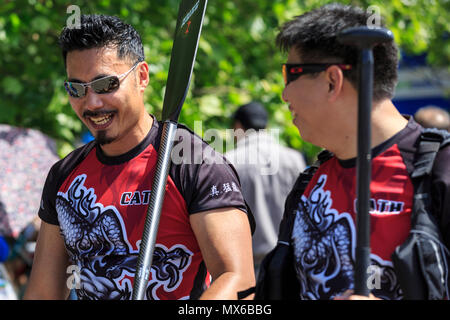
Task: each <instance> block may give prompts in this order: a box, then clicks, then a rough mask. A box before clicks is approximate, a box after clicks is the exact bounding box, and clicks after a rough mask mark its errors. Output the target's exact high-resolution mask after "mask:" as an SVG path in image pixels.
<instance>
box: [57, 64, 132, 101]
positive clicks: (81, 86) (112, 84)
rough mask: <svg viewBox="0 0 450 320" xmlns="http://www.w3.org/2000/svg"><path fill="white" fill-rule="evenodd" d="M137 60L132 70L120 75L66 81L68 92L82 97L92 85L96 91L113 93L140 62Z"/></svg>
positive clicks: (76, 96) (73, 95)
mask: <svg viewBox="0 0 450 320" xmlns="http://www.w3.org/2000/svg"><path fill="white" fill-rule="evenodd" d="M139 62H140V61H138V62H136V63H135V64H134V65H133V67H131V69H130V70H128V71H127V72H125V73H122V74H121V75H118V76H106V77H103V78H100V79H97V80H94V81H91V82H87V83H82V82H72V81H66V82H64V87H65V88H66V91H67V93H68V94H69V95H70V96H71V97H73V98H81V97H84V96H85V95H86V92H87V88H88V87H90V88H91V89H92V90H94V92H95V93H98V94H105V93H111V92H113V91H115V90H117V89H118V88H119V87H120V80H122V79H124V78H125V77H126V76H127V75H128V74H129V73H130V72H131V71H133V69H134V68H136V66H137V65H138V64H139Z"/></svg>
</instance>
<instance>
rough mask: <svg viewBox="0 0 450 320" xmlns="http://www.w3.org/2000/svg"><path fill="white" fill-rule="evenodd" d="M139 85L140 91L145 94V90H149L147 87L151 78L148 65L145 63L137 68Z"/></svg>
mask: <svg viewBox="0 0 450 320" xmlns="http://www.w3.org/2000/svg"><path fill="white" fill-rule="evenodd" d="M136 74H137V84H138V86H139V89H140V90H142V92H144V90H145V88H147V85H148V83H149V81H150V79H149V78H150V76H149V73H148V64H147V62H145V61H143V62H141V63H140V64H139V66H137V72H136Z"/></svg>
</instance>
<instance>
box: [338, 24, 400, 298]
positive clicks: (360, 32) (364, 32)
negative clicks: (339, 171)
mask: <svg viewBox="0 0 450 320" xmlns="http://www.w3.org/2000/svg"><path fill="white" fill-rule="evenodd" d="M392 40H393V36H392V33H391V31H389V30H387V29H383V28H368V27H355V28H349V29H346V30H344V31H343V32H341V33H340V34H339V35H338V41H339V42H341V43H342V44H346V45H352V46H356V47H357V48H358V49H359V58H358V73H359V80H358V138H357V141H358V146H357V147H358V156H357V160H356V168H357V176H356V179H357V180H356V184H357V195H356V197H357V215H356V217H357V218H356V220H357V223H356V230H357V231H356V237H357V240H356V257H355V259H356V261H355V290H354V293H355V294H357V295H363V296H369V293H370V290H369V285H368V283H367V279H368V270H369V266H370V214H369V210H370V208H369V204H370V180H371V174H372V166H371V160H372V152H371V111H372V96H373V64H374V62H373V52H372V49H373V47H374V46H375V45H377V44H379V43H383V42H388V41H392Z"/></svg>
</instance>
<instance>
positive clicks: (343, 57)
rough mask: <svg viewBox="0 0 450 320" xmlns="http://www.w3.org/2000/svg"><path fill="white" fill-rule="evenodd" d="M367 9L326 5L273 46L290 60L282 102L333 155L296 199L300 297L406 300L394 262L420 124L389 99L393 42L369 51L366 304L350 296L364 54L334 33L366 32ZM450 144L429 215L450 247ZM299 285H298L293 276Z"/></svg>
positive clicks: (291, 201) (291, 208)
mask: <svg viewBox="0 0 450 320" xmlns="http://www.w3.org/2000/svg"><path fill="white" fill-rule="evenodd" d="M369 18H370V14H369V13H367V12H366V11H364V10H362V9H361V8H358V7H354V6H344V5H340V4H330V5H325V6H323V7H320V8H318V9H315V10H312V11H310V12H307V13H304V14H302V15H300V16H297V17H295V18H294V19H293V20H291V21H289V22H287V23H285V24H284V25H283V26H282V27H281V31H280V33H279V34H278V36H277V39H276V40H277V44H278V45H279V46H280V48H281V49H282V50H284V51H285V52H287V53H288V56H287V62H286V64H284V65H283V74H284V80H285V88H284V90H283V94H282V98H283V100H284V101H285V102H286V103H287V104H288V105H289V110H290V111H291V112H292V118H293V123H294V124H295V125H296V127H297V128H298V130H299V132H300V134H301V136H302V138H303V139H304V140H306V141H309V142H311V143H313V144H315V145H318V146H321V147H323V148H325V149H328V150H329V151H331V152H332V155H331V157H330V158H329V159H328V160H326V161H324V162H323V163H322V164H321V165H320V167H319V168H318V170H317V171H316V172H315V174H314V176H313V177H312V179H311V180H310V182H309V184H308V185H307V187H306V189H305V190H304V192H303V193H296V192H295V190H294V191H293V192H291V194H290V195H289V197H288V198H287V201H286V206H285V208H286V210H287V211H286V212H285V216H287V215H291V214H294V215H295V218H294V222H293V228H292V234H291V238H290V246H291V247H292V249H293V250H292V251H293V256H294V264H295V273H296V277H297V280H298V282H299V288H300V289H299V292H298V295H299V297H300V298H302V299H367V298H370V299H401V298H402V291H401V290H400V286H399V283H398V280H397V277H396V273H395V270H394V268H393V262H392V260H391V255H392V253H393V252H394V250H395V248H396V247H397V246H399V245H401V244H402V243H403V242H404V241H405V240H406V239H407V237H408V234H409V232H410V225H411V211H412V206H413V195H414V190H413V184H412V181H411V171H412V169H413V167H412V162H413V158H414V152H415V150H416V148H417V145H416V141H417V140H418V138H419V136H420V134H421V130H422V127H421V126H420V125H418V124H417V123H416V122H415V121H414V120H413V118H412V117H407V116H403V115H401V114H400V113H399V112H398V111H397V109H396V108H395V106H394V104H393V103H392V100H391V99H392V98H393V96H394V90H395V86H396V83H397V63H398V49H397V47H396V45H395V43H394V42H392V41H391V42H385V43H381V44H378V45H376V46H375V47H374V48H373V56H374V69H373V70H374V71H373V73H374V78H373V99H372V109H371V142H370V145H371V151H372V175H371V180H372V183H371V185H370V222H371V229H370V243H371V253H370V260H371V261H370V262H371V266H370V267H371V268H370V269H369V270H367V272H368V273H369V274H370V275H371V278H370V279H371V280H372V281H371V282H369V281H368V284H367V285H368V286H370V289H371V294H370V296H369V297H365V296H357V295H353V289H354V288H355V284H354V280H355V279H354V275H355V273H354V271H355V270H354V269H355V247H356V227H355V225H356V220H357V212H356V208H357V197H356V194H357V193H356V179H355V178H356V157H357V138H358V134H357V127H358V126H357V114H358V73H357V62H358V50H357V48H355V47H354V46H350V45H346V44H342V43H340V42H339V41H338V39H337V36H338V35H339V34H340V33H341V32H342V31H343V30H345V29H348V28H352V27H360V26H366V25H367V23H368V21H369ZM449 159H450V147H449V146H447V147H444V148H442V149H441V150H440V151H439V153H438V155H437V157H436V159H435V166H434V169H433V171H434V172H435V174H433V177H432V179H433V181H432V184H431V185H432V193H431V194H432V195H433V199H432V200H433V202H432V209H433V210H432V211H433V214H434V216H435V217H436V218H437V221H438V225H439V228H440V231H441V232H442V235H443V238H444V239H445V241H446V242H445V245H446V246H447V248H449V247H450V223H449V221H450V220H449V217H450V205H449V202H448V197H449V196H450V165H449V163H450V161H449ZM445 199H447V200H445ZM292 281H295V279H292Z"/></svg>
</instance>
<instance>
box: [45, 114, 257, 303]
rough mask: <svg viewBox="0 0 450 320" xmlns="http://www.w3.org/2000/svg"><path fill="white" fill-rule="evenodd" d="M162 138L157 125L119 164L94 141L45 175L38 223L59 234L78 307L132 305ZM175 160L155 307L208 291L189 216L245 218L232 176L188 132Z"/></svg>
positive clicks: (156, 265) (151, 286)
mask: <svg viewBox="0 0 450 320" xmlns="http://www.w3.org/2000/svg"><path fill="white" fill-rule="evenodd" d="M161 133H162V124H161V123H158V122H157V121H156V120H155V121H154V122H153V127H152V128H151V130H150V132H149V133H148V135H147V136H146V138H145V139H144V140H143V141H142V142H141V143H140V144H139V145H137V146H136V147H135V148H134V149H132V150H130V151H129V152H127V153H126V154H124V155H121V156H118V157H108V156H106V155H105V154H103V153H102V151H101V148H99V146H98V145H97V144H96V143H95V141H93V142H91V143H89V144H87V145H85V146H83V147H81V148H79V149H77V150H75V151H73V152H72V153H71V154H69V155H68V156H67V157H66V158H64V159H63V160H61V161H59V162H58V163H56V164H55V165H54V166H53V168H52V169H51V170H50V172H49V175H48V177H47V181H46V183H45V186H44V191H43V196H42V201H41V208H40V211H39V216H40V217H41V219H42V220H43V221H45V222H47V223H50V224H55V225H59V226H60V228H61V233H62V236H63V238H64V242H65V246H66V249H67V251H68V253H69V256H70V258H71V260H72V261H73V264H74V268H72V269H71V270H72V271H73V270H75V271H77V272H78V274H77V275H78V277H79V278H80V285H79V286H78V287H75V288H76V289H77V294H78V297H79V298H80V299H130V298H131V292H132V284H133V279H134V274H135V266H136V263H137V257H138V253H139V245H140V242H141V236H142V232H143V228H144V221H145V217H146V212H147V206H148V203H149V199H150V195H151V192H152V181H153V177H154V175H155V170H156V169H155V167H156V162H157V154H158V149H159V141H160V137H161ZM172 160H173V163H172V165H171V167H170V172H169V176H168V179H167V184H166V192H165V197H164V202H163V206H162V211H161V218H160V223H159V229H158V234H157V239H156V245H155V251H154V256H153V264H152V268H151V275H150V281H149V283H148V286H147V290H146V298H147V299H152V300H154V299H171V300H173V299H195V298H198V297H199V296H200V295H201V293H202V292H203V291H204V290H205V289H206V288H207V287H208V286H209V284H210V275H209V273H208V271H207V270H206V267H205V264H204V262H203V258H202V254H201V252H200V248H199V245H198V243H197V241H196V238H195V235H194V233H193V230H192V228H191V226H190V223H189V215H190V214H196V213H198V212H202V211H206V210H212V209H216V208H222V207H235V208H238V209H241V210H242V211H244V212H247V207H246V204H245V201H244V199H243V197H242V194H241V189H240V185H239V180H238V177H237V174H236V173H235V171H234V168H233V167H232V166H230V165H229V164H228V163H227V162H226V160H225V159H224V158H223V157H222V156H221V155H219V154H217V153H215V152H214V150H212V149H211V147H209V146H208V145H207V144H206V143H205V142H203V141H202V140H201V139H200V138H199V137H198V136H196V135H194V134H193V133H192V132H190V131H189V130H188V129H187V128H179V129H177V137H176V141H175V143H174V152H173V153H172ZM250 215H251V213H250Z"/></svg>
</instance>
